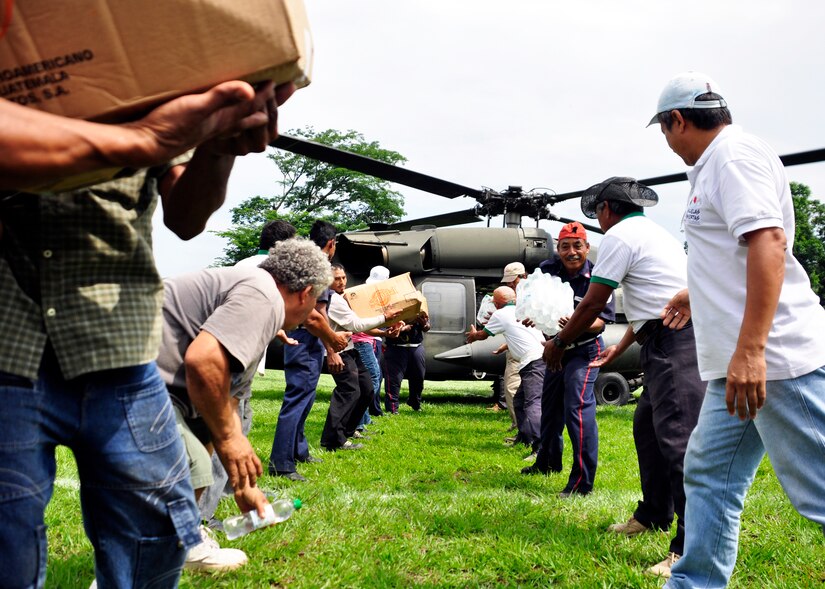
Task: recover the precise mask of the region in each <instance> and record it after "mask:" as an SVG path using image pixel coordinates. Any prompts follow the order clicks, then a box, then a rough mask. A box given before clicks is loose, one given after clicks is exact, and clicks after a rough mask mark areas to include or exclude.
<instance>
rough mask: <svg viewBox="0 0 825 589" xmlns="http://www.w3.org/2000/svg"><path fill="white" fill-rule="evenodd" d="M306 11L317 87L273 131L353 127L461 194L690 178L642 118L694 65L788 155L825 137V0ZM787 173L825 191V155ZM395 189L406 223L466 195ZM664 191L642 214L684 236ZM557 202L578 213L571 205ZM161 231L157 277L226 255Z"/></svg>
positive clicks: (485, 0)
mask: <svg viewBox="0 0 825 589" xmlns="http://www.w3.org/2000/svg"><path fill="white" fill-rule="evenodd" d="M307 10H308V12H309V19H310V25H311V27H312V33H313V38H314V45H315V60H314V68H313V81H312V84H311V85H310V86H308V87H307V88H304V89H302V90H300V91H299V92H298V93H296V94H295V95H294V96H293V97H292V98H291V99H290V100H289V101H288V102H287V103H286V104H285V105H284V106H283V107H282V108H281V111H280V119H279V125H280V129H281V130H282V131H288V130H289V129H294V128H298V127H304V126H307V125H312V126H314V127H315V128H316V129H319V130H320V129H327V128H335V129H340V130H347V129H354V130H356V131H359V132H360V133H362V134H364V136H365V137H366V138H367V139H368V140H374V141H378V142H379V143H380V144H381V145H382V146H383V147H385V148H389V149H393V150H395V151H398V152H399V153H401V154H402V155H404V156H405V157H406V158H407V159H408V162H407V164H406V167H407V168H410V169H412V170H416V171H419V172H423V173H427V174H431V175H434V176H437V177H440V178H444V179H446V180H451V181H454V182H457V183H459V184H463V185H466V186H469V187H473V188H480V187H482V186H486V187H490V188H494V189H498V190H501V189H504V188H506V187H507V186H509V185H518V186H523V187H524V188H526V189H528V188H542V189H550V190H555V191H556V192H567V191H570V190H577V189H583V188H586V187H588V186H590V185H592V184H595V183H597V182H600V181H601V180H603V179H605V178H607V177H609V176H617V175H621V176H635V177H637V178H646V177H651V176H658V175H662V174H670V173H674V172H680V171H684V170H685V169H686V168H685V166H684V164H683V163H682V161H681V160H680V159H679V158H678V157H677V156H676V155H675V154H674V153H672V152H671V151H670V150H669V149H668V147H667V144H666V143H665V140H664V137H663V136H662V134H661V133H660V131H659V129H658V127H650V128H645V124H646V123H647V121H648V120H649V119H650V117H651V116H652V115H653V114H654V113H655V106H656V101H657V98H658V96H659V92H660V91H661V89H662V87H663V86H664V84H665V82H666V81H667V80H668V79H669V78H671V77H672V76H673V75H675V74H677V73H679V72H682V71H686V70H696V71H702V72H705V73H707V74H709V75H710V76H711V77H713V78H715V79H716V81H717V82H718V83H719V85H720V86H721V88H722V90H723V93H724V97H725V98H726V99H727V101H728V105H729V107H730V109H731V112H732V113H733V118H734V122H735V123H738V124H741V125H742V126H743V127H744V128H745V130H746V131H750V132H752V133H755V134H757V135H760V136H762V137H763V138H764V139H766V140H767V141H769V142H770V143H771V144H772V145H773V146H774V148H775V149H776V150H777V151H778V152H779V153H780V154H785V153H794V152H799V151H807V150H810V149H817V148H822V147H825V125H823V123H822V117H821V112H822V108H823V105H825V75H824V73H825V31H824V30H823V26H824V25H825V2H821V1H819V0H785V1H784V2H776V1H766V0H747V1H746V0H732V1H730V0H729V1H720V0H713V1H710V0H694V1H693V2H691V3H689V4H685V3H675V2H668V1H663V0H637V1H628V0H610V1H607V0H604V1H587V0H581V1H579V2H558V1H553V0H530V1H520V0H511V1H510V2H501V1H500V0H499V1H495V2H494V1H491V0H440V1H435V0H406V1H405V2H391V1H388V0H307ZM789 177H790V179H791V180H796V181H799V182H803V183H805V184H807V185H809V186H810V187H811V189H812V191H813V194H814V196H816V197H818V198H820V199H823V197H825V163H820V164H808V165H805V166H796V167H793V168H789ZM276 180H277V168H276V167H275V165H274V164H273V163H272V162H271V161H270V160H269V159H267V158H266V157H265V156H264V155H261V154H258V155H251V156H246V157H245V158H240V159H239V160H238V162H237V163H236V165H235V170H234V171H233V175H232V178H231V180H230V184H229V193H228V198H227V203H226V204H225V206H224V207H223V209H221V210H220V211H219V212H218V213H216V214H215V215H214V216H213V217H212V219H211V221H210V223H209V226H208V229H209V230H220V229H225V228H228V227H229V226H230V219H229V210H230V208H231V207H233V206H235V205H237V204H239V203H240V202H241V201H243V200H245V199H246V198H249V197H251V196H256V195H260V196H270V195H272V194H274V193H275V191H276V190H277V186H276V185H275V181H276ZM396 188H397V189H398V190H399V191H400V192H401V193H402V194H403V195H404V196H405V208H406V211H407V213H408V214H407V217H406V218H415V217H421V216H429V215H434V214H438V213H442V212H448V211H453V210H460V209H466V208H469V207H470V206H472V202H471V201H469V200H468V199H457V200H448V199H445V198H441V197H436V196H432V195H428V194H426V193H422V192H420V191H417V190H413V189H410V188H406V187H401V186H397V187H396ZM656 190H657V192H658V193H659V196H660V204H659V205H658V206H657V207H655V208H653V209H651V210H650V211H649V213H648V214H649V216H650V217H651V218H652V219H654V220H655V221H657V222H659V223H661V224H662V225H664V226H665V227H667V228H668V229H669V230H670V231H671V232H672V233H674V235H676V236H677V238H678V239H680V240H682V239H683V236H682V235H681V234H680V220H681V217H682V211H683V205H684V201H685V198H686V197H687V190H688V185H687V183H680V184H674V185H670V186H668V187H657V188H656ZM554 212H556V213H557V214H560V215H565V216H569V217H577V218H582V219H583V217H582V215H581V213H580V210H579V208H578V200H576V201H573V202H571V203H564V204H562V205H558V206H557V207H556V208H555V209H554ZM525 223H532V221H529V220H525ZM155 225H156V234H155V252H156V257H157V260H158V266H159V268H160V270H161V274H163V275H164V276H168V275H174V274H178V273H181V272H185V271H189V270H196V269H198V268H202V267H205V266H208V265H209V264H211V263H212V262H213V261H214V260H215V259H216V258H217V257H219V256H220V255H221V254H222V251H223V246H224V241H223V240H222V239H220V238H217V237H215V236H213V235H211V234H209V233H205V234H203V235H201V236H199V237H197V238H195V239H194V240H191V241H189V242H181V241H180V240H178V239H177V238H176V237H174V236H173V235H172V234H171V233H169V232H168V231H167V230H166V229H165V228H163V226H162V223H161V222H160V219H159V218H156V223H155ZM542 226H543V227H545V228H546V229H548V231H550V232H551V233H552V234H554V235H555V234H556V233H557V232H558V229H559V227H560V225H559V224H558V223H553V222H542ZM592 241H594V242H598V239H593V240H592Z"/></svg>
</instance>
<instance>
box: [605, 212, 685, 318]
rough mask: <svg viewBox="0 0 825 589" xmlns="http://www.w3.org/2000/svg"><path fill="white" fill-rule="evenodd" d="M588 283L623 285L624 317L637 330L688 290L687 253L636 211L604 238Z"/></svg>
mask: <svg viewBox="0 0 825 589" xmlns="http://www.w3.org/2000/svg"><path fill="white" fill-rule="evenodd" d="M590 281H591V282H600V283H602V284H607V285H608V286H612V287H613V288H618V286H619V283H621V285H622V292H623V294H624V312H625V315H626V316H627V319H628V321H630V323H631V324H632V325H633V331H639V328H640V327H641V326H642V325H644V323H645V321H648V320H649V319H658V318H659V314H660V313H661V312H662V309H664V308H665V305H667V303H668V302H669V301H670V299H671V298H673V295H675V294H676V293H677V292H679V291H680V290H682V289H683V288H687V256H685V249H684V247H682V244H681V243H679V242H678V241H676V239H675V238H674V237H673V236H672V235H671V234H670V233H668V232H667V231H666V230H665V229H664V228H663V227H661V226H659V225H657V224H656V223H654V222H653V221H651V220H650V219H648V218H647V217H645V216H644V215H643V214H642V213H633V214H631V215H629V216H627V217H625V218H624V219H622V220H621V221H619V222H618V223H616V224H615V225H614V226H613V227H611V228H610V229H609V230H608V231H607V233H605V234H604V238H603V239H602V243H601V245H599V258H598V260H597V261H596V265H595V266H594V267H593V271H592V272H591V278H590Z"/></svg>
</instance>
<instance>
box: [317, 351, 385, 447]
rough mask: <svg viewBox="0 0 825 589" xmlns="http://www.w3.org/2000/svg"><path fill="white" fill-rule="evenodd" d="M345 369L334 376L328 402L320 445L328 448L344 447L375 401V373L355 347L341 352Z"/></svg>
mask: <svg viewBox="0 0 825 589" xmlns="http://www.w3.org/2000/svg"><path fill="white" fill-rule="evenodd" d="M341 359H342V360H343V361H344V370H342V371H341V372H338V373H336V374H333V375H332V378H333V380H334V381H335V388H334V389H333V391H332V399H330V402H329V411H328V412H327V420H326V422H325V423H324V431H323V432H322V433H321V445H322V446H323V447H324V448H326V449H327V450H335V449H336V448H340V447H341V446H343V445H344V444H345V443H346V441H347V438H348V437H350V436H351V435H352V434H354V433H355V428H356V427H358V423H359V422H360V421H361V417H363V415H364V411H366V410H367V407H369V404H370V401H371V400H372V396H373V392H372V376H371V375H370V372H369V370H367V367H366V366H364V363H363V362H362V361H361V357H360V356H359V354H358V352H357V351H356V350H345V351H343V352H341Z"/></svg>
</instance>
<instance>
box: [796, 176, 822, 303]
mask: <svg viewBox="0 0 825 589" xmlns="http://www.w3.org/2000/svg"><path fill="white" fill-rule="evenodd" d="M791 194H792V197H793V208H794V215H795V216H796V233H795V236H794V246H793V253H794V256H795V257H796V259H797V260H799V263H800V264H802V267H803V268H805V271H806V272H807V273H808V276H810V278H811V288H813V290H814V292H815V293H816V294H818V295H819V298H820V300H823V299H825V203H822V202H820V201H818V200H815V199H813V198H811V189H810V188H809V187H808V186H806V185H805V184H800V183H798V182H791Z"/></svg>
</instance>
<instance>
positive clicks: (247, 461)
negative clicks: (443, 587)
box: [158, 239, 332, 571]
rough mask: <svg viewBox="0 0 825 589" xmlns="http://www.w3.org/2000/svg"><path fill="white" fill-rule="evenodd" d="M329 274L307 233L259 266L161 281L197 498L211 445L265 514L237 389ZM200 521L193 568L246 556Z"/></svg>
mask: <svg viewBox="0 0 825 589" xmlns="http://www.w3.org/2000/svg"><path fill="white" fill-rule="evenodd" d="M331 281H332V272H331V270H330V264H329V261H328V260H327V256H326V255H325V254H324V253H323V252H322V251H321V250H320V249H318V247H317V246H316V245H315V244H314V243H312V242H310V241H306V240H303V239H288V240H286V241H283V242H280V243H277V244H276V245H275V247H274V248H272V250H270V255H269V257H267V258H266V259H265V260H264V261H263V262H261V264H260V265H259V266H258V267H257V268H255V267H230V268H210V269H206V270H201V271H199V272H193V273H191V274H185V275H183V276H178V277H175V278H171V279H167V280H165V281H164V302H163V339H162V342H161V347H160V352H159V355H158V368H159V369H160V374H161V376H162V378H163V380H164V382H166V386H167V388H168V389H169V393H170V395H171V396H172V404H173V405H174V406H175V412H176V414H177V421H178V428H179V430H180V431H181V434H182V435H183V438H184V442H185V444H186V450H187V453H188V455H189V461H190V471H191V477H192V487H193V488H194V489H195V498H196V500H197V499H198V498H199V496H200V494H201V493H202V492H203V490H204V489H205V488H207V487H208V486H209V485H211V484H212V468H211V459H210V455H211V452H212V449H213V448H214V449H215V450H216V451H217V453H218V457H219V458H220V460H221V462H222V464H223V466H224V468H225V469H226V472H227V473H228V474H229V482H230V484H231V485H232V488H233V489H234V490H235V501H236V503H237V504H238V508H239V509H240V510H241V511H242V512H247V511H251V510H252V509H257V510H258V513H259V514H260V515H261V516H263V515H264V507H265V506H266V504H267V503H268V502H267V500H266V497H265V496H264V494H263V493H262V492H261V490H260V489H259V488H258V487H257V486H256V484H255V483H256V480H257V477H259V476H261V474H262V473H263V470H262V467H261V461H260V459H259V458H258V456H257V454H256V453H255V450H254V449H253V448H252V445H251V444H250V443H249V440H248V439H247V438H246V437H245V436H244V435H243V433H242V431H241V420H240V417H239V415H238V396H239V395H242V394H243V393H244V391H246V390H248V389H249V382H250V381H251V380H252V378H253V377H254V375H255V371H256V367H257V365H258V362H259V360H260V359H261V356H262V355H263V354H264V353H265V351H266V348H267V345H268V344H269V343H270V342H271V341H272V340H273V339H274V338H275V336H276V334H277V333H278V331H279V330H281V329H294V328H295V327H297V326H298V325H299V324H301V323H303V322H304V320H305V319H306V318H307V315H308V314H309V312H310V311H311V310H312V309H313V308H314V307H315V300H316V298H317V297H318V295H319V294H320V293H321V292H322V291H323V290H324V289H326V288H327V287H328V286H329V284H330V282H331ZM200 529H201V537H202V538H203V541H202V542H201V543H200V544H198V545H197V546H195V547H194V548H192V549H191V550H190V551H189V553H188V555H187V557H186V563H185V567H186V568H189V569H196V570H207V571H225V570H232V569H235V568H238V567H240V566H242V565H243V564H245V563H246V561H247V559H246V555H245V554H244V553H243V552H242V551H240V550H236V549H227V548H220V547H219V546H218V544H217V542H216V541H215V540H214V538H213V537H211V532H210V531H208V530H207V528H206V527H205V526H201V528H200Z"/></svg>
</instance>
